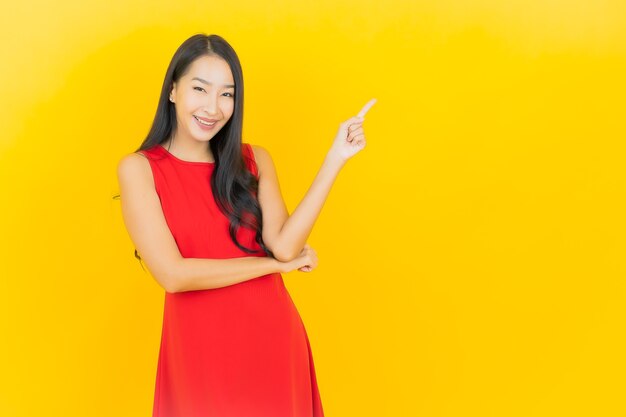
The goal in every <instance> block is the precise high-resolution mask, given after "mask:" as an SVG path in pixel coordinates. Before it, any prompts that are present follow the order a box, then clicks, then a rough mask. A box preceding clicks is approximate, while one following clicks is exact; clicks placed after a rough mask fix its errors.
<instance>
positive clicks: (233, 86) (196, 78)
mask: <svg viewBox="0 0 626 417" xmlns="http://www.w3.org/2000/svg"><path fill="white" fill-rule="evenodd" d="M192 80H198V81H200V82H201V83H204V84H208V85H213V83H210V82H208V81H207V80H203V79H202V78H198V77H193V78H192ZM222 87H226V88H235V84H224V85H222Z"/></svg>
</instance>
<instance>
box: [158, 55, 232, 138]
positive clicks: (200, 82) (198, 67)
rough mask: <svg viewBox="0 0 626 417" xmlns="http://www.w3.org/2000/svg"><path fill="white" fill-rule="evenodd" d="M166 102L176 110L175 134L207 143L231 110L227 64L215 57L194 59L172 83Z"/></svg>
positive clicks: (230, 79) (230, 88) (230, 87)
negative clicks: (183, 73) (172, 104)
mask: <svg viewBox="0 0 626 417" xmlns="http://www.w3.org/2000/svg"><path fill="white" fill-rule="evenodd" d="M170 101H173V102H174V106H175V107H176V119H177V130H178V134H181V133H183V132H184V134H185V135H188V136H190V137H191V138H193V139H196V140H199V141H208V140H210V139H211V138H212V137H213V136H215V134H216V133H217V132H219V130H220V129H221V128H222V127H224V125H225V124H226V123H227V122H228V120H229V119H230V117H231V116H232V115H233V111H234V108H235V81H234V79H233V74H232V72H231V71H230V67H229V66H228V63H227V62H226V61H225V60H224V59H222V58H220V57H217V56H202V57H200V58H198V59H196V60H195V61H194V62H193V63H192V64H191V65H190V66H189V69H188V71H187V73H186V74H185V75H183V76H182V77H180V79H179V80H178V82H176V83H174V86H173V88H172V91H171V93H170Z"/></svg>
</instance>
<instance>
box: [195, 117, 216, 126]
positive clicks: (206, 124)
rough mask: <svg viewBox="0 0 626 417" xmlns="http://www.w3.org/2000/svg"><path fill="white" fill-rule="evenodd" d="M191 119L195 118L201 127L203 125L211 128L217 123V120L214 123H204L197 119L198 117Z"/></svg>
mask: <svg viewBox="0 0 626 417" xmlns="http://www.w3.org/2000/svg"><path fill="white" fill-rule="evenodd" d="M193 117H195V119H196V120H197V121H198V122H200V123H201V124H203V125H205V126H213V125H214V124H215V123H217V120H216V121H214V122H205V121H204V120H202V119H199V118H198V117H196V116H193Z"/></svg>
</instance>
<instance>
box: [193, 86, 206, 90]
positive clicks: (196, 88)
mask: <svg viewBox="0 0 626 417" xmlns="http://www.w3.org/2000/svg"><path fill="white" fill-rule="evenodd" d="M193 89H194V90H202V91H204V88H202V87H194V88H193Z"/></svg>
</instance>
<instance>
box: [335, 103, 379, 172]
mask: <svg viewBox="0 0 626 417" xmlns="http://www.w3.org/2000/svg"><path fill="white" fill-rule="evenodd" d="M374 103H376V99H375V98H373V99H371V100H370V101H368V102H367V104H365V106H363V108H362V109H361V111H360V112H359V113H358V114H357V115H356V116H354V117H351V118H349V119H348V120H346V121H345V122H343V123H341V124H340V125H339V130H338V132H337V135H336V136H335V140H334V141H333V144H332V146H331V148H330V151H329V154H331V155H333V156H335V157H337V158H339V159H340V160H341V161H342V162H345V161H347V160H348V159H350V158H352V157H353V156H354V155H356V154H357V153H358V152H359V151H361V150H362V149H363V148H365V132H364V131H363V121H364V120H365V114H366V113H367V112H368V110H369V109H370V108H371V107H372V106H373V105H374Z"/></svg>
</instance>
